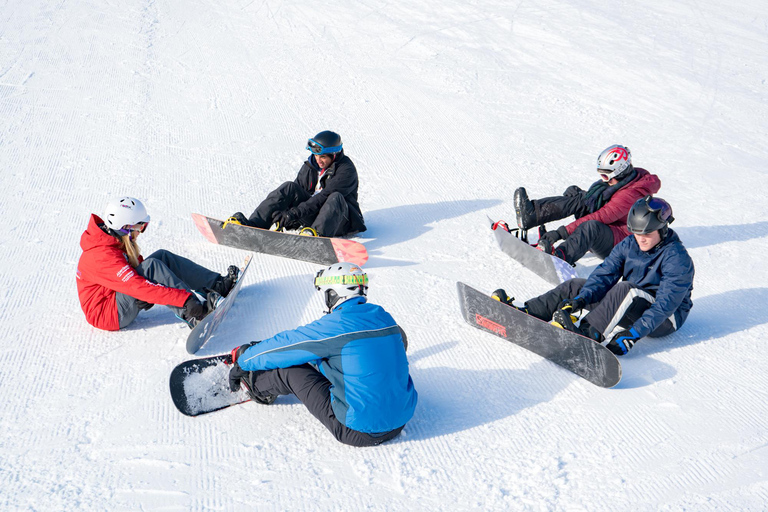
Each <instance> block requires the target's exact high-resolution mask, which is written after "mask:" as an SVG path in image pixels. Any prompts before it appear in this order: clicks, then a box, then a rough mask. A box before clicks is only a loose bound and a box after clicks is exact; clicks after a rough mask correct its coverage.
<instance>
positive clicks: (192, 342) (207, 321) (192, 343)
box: [187, 256, 253, 354]
mask: <svg viewBox="0 0 768 512" xmlns="http://www.w3.org/2000/svg"><path fill="white" fill-rule="evenodd" d="M252 260H253V258H251V257H250V256H249V257H248V258H246V261H245V266H244V267H243V268H242V269H241V270H240V275H239V276H238V278H237V283H235V286H234V287H233V288H232V289H231V290H230V291H229V294H228V295H227V296H226V297H225V298H224V300H223V301H222V303H221V304H219V307H217V308H216V309H215V310H213V312H212V313H209V314H208V315H207V316H206V317H205V318H203V319H202V320H200V323H198V324H197V325H196V326H195V328H194V329H192V332H190V333H189V336H187V352H188V353H190V354H194V353H195V352H197V351H198V350H200V347H202V346H203V345H204V344H205V343H206V342H207V341H208V340H209V339H211V338H212V337H213V333H214V331H216V328H217V327H218V326H219V324H221V321H222V320H224V317H225V316H226V314H227V312H228V311H229V308H231V307H232V304H233V303H234V302H235V299H236V298H237V294H238V293H240V287H241V286H242V284H243V276H245V273H246V272H247V271H248V267H249V266H250V264H251V261H252Z"/></svg>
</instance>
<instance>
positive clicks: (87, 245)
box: [77, 197, 239, 331]
mask: <svg viewBox="0 0 768 512" xmlns="http://www.w3.org/2000/svg"><path fill="white" fill-rule="evenodd" d="M148 224H149V215H148V214H147V209H146V208H145V207H144V205H143V204H142V202H141V201H139V200H138V199H135V198H132V197H123V198H120V199H117V200H115V201H113V202H111V203H110V204H109V205H107V208H106V211H105V214H104V218H103V219H102V218H100V217H99V216H98V215H95V214H91V219H90V222H89V223H88V228H87V229H86V230H85V232H84V233H83V235H82V236H81V237H80V247H81V248H82V249H83V254H82V255H81V256H80V261H79V262H78V264H77V293H78V296H79V298H80V307H82V309H83V313H85V318H86V320H87V321H88V323H89V324H91V325H93V326H94V327H98V328H99V329H104V330H107V331H116V330H118V329H122V328H123V327H125V326H127V325H128V324H130V323H131V322H133V320H134V319H135V318H136V317H137V316H138V314H139V311H140V310H147V309H149V308H151V307H152V306H153V305H154V304H162V305H164V306H168V307H169V308H170V309H171V310H172V311H173V312H174V313H175V314H176V316H178V317H179V318H181V319H182V320H184V321H185V322H186V323H187V324H188V325H189V326H190V328H192V327H194V326H195V325H197V323H198V322H199V321H200V320H202V319H203V318H204V317H205V315H207V314H208V313H209V312H210V311H212V310H213V309H214V308H215V304H216V301H217V300H218V299H219V298H220V297H226V296H227V294H228V293H229V291H230V290H231V289H232V287H233V286H234V284H235V282H236V281H237V277H238V275H239V269H238V268H237V266H235V265H232V266H230V267H229V269H228V270H227V276H221V275H219V274H217V273H215V272H212V271H210V270H208V269H206V268H204V267H201V266H200V265H198V264H196V263H194V262H192V261H190V260H188V259H186V258H182V257H181V256H177V255H175V254H173V253H171V252H169V251H165V250H160V251H156V252H154V253H153V254H152V255H150V256H148V257H147V258H144V257H142V256H141V252H140V249H139V246H138V245H137V244H136V238H137V237H138V236H139V235H140V234H141V233H143V232H144V230H146V229H147V225H148ZM195 292H197V293H202V294H204V295H205V297H206V299H204V300H200V298H199V297H198V296H197V295H196V293H195Z"/></svg>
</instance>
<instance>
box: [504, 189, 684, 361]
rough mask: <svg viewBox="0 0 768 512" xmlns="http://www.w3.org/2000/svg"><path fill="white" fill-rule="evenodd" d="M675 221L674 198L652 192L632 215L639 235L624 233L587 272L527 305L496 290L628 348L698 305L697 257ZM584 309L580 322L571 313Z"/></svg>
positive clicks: (668, 328) (614, 348)
mask: <svg viewBox="0 0 768 512" xmlns="http://www.w3.org/2000/svg"><path fill="white" fill-rule="evenodd" d="M673 220H674V217H672V207H671V206H670V205H669V203H667V202H666V201H664V200H663V199H661V198H659V197H653V196H647V197H645V198H643V199H640V200H638V201H637V202H635V204H634V205H633V206H632V208H631V210H630V211H629V215H628V216H627V229H629V231H630V232H632V234H633V235H634V236H630V237H627V238H625V239H624V240H622V241H621V242H620V243H619V244H618V245H617V246H616V247H615V248H614V249H613V251H611V253H610V254H609V255H608V257H607V258H606V259H605V261H603V262H602V263H601V264H600V265H599V266H598V267H597V268H596V269H595V270H594V271H593V272H592V273H591V274H590V276H589V278H588V279H571V280H569V281H565V282H564V283H562V284H560V285H558V286H557V287H555V288H554V289H553V290H550V291H548V292H547V293H545V294H543V295H540V296H538V297H535V298H533V299H531V300H529V301H527V302H526V303H525V305H524V306H515V305H514V304H513V303H512V301H514V298H510V297H508V296H507V293H506V292H505V291H504V290H503V289H501V288H500V289H498V290H496V291H494V292H493V294H492V297H493V298H495V299H496V300H499V301H501V302H504V303H506V304H509V305H510V306H512V307H515V308H517V309H519V310H521V311H523V312H525V313H527V314H529V315H532V316H535V317H536V318H539V319H541V320H544V321H547V322H548V321H550V320H552V323H553V324H555V325H557V326H558V327H562V328H564V329H567V330H569V331H573V332H576V333H578V334H581V335H583V336H587V337H588V338H591V339H593V340H595V341H597V342H598V343H602V344H605V345H606V347H607V348H608V349H609V350H610V351H611V352H613V353H614V354H616V355H619V356H621V355H624V354H626V353H627V352H629V351H630V350H631V349H632V347H633V346H634V345H635V343H637V341H638V340H640V339H641V338H644V337H646V336H650V337H654V338H656V337H661V336H666V335H668V334H671V333H673V332H675V331H676V330H678V329H679V328H680V327H682V325H683V323H684V322H685V320H686V318H687V317H688V313H689V312H690V310H691V307H692V306H693V302H692V301H691V290H693V275H694V267H693V261H692V260H691V257H690V256H689V255H688V251H686V249H685V247H684V246H683V243H682V242H681V241H680V238H679V237H678V236H677V234H676V233H675V232H674V231H673V230H671V229H669V223H671V222H672V221H673ZM582 309H587V310H589V313H588V314H587V315H585V316H584V317H583V318H582V319H581V322H580V323H579V325H575V324H574V317H572V316H571V313H576V312H578V311H580V310H582ZM606 340H607V344H606Z"/></svg>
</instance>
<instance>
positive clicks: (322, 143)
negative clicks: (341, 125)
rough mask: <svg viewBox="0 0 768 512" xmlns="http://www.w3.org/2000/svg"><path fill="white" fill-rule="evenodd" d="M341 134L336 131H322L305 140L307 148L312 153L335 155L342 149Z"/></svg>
mask: <svg viewBox="0 0 768 512" xmlns="http://www.w3.org/2000/svg"><path fill="white" fill-rule="evenodd" d="M342 147H343V145H342V143H341V136H339V134H338V133H335V132H330V131H327V130H326V131H324V132H320V133H318V134H317V135H315V136H314V137H313V138H311V139H309V140H308V141H307V149H308V150H310V151H311V152H312V154H313V155H335V154H336V153H339V152H341V150H342Z"/></svg>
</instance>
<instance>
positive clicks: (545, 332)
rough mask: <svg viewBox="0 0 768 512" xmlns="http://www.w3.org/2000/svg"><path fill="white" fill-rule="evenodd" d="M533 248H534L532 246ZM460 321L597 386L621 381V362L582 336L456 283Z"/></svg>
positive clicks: (611, 384)
mask: <svg viewBox="0 0 768 512" xmlns="http://www.w3.org/2000/svg"><path fill="white" fill-rule="evenodd" d="M534 250H535V249H534ZM457 287H458V292H459V303H460V305H461V314H462V316H463V317H464V320H465V321H466V322H467V323H468V324H470V325H472V326H474V327H477V328H478V329H480V330H483V331H487V332H490V333H491V334H495V335H496V336H498V337H500V338H504V339H505V340H507V341H509V342H511V343H514V344H515V345H517V346H520V347H523V348H524V349H527V350H530V351H531V352H533V353H534V354H537V355H539V356H541V357H543V358H545V359H548V360H550V361H552V362H553V363H555V364H557V365H559V366H561V367H562V368H565V369H566V370H569V371H571V372H573V373H575V374H576V375H578V376H579V377H582V378H583V379H585V380H588V381H589V382H591V383H592V384H595V385H597V386H600V387H604V388H610V387H613V386H615V385H616V384H618V383H619V381H620V380H621V365H620V364H619V360H618V359H617V358H616V356H615V355H614V354H613V353H612V352H611V351H610V350H608V349H607V348H605V347H604V346H602V345H600V344H599V343H596V342H595V341H594V340H591V339H589V338H587V337H585V336H580V335H578V334H576V333H573V332H571V331H566V330H564V329H560V328H558V327H555V326H553V325H550V324H549V323H547V322H544V321H542V320H539V319H538V318H536V317H533V316H530V315H527V314H525V313H523V312H522V311H519V310H517V309H515V308H513V307H510V306H508V305H506V304H503V303H501V302H499V301H497V300H494V299H493V298H491V297H490V296H488V295H485V294H483V293H481V292H479V291H477V290H475V289H474V288H472V287H470V286H468V285H466V284H464V283H461V282H459V283H457Z"/></svg>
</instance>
